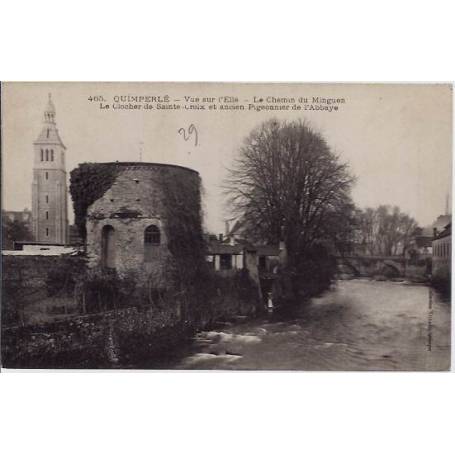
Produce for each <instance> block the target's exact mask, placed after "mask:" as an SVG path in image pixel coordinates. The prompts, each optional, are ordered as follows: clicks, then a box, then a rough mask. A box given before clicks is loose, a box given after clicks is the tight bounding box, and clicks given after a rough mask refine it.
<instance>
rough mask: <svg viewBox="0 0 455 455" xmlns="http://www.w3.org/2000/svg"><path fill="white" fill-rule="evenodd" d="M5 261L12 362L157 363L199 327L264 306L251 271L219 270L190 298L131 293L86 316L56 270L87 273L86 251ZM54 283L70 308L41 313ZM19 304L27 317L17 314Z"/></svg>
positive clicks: (7, 348)
mask: <svg viewBox="0 0 455 455" xmlns="http://www.w3.org/2000/svg"><path fill="white" fill-rule="evenodd" d="M3 267H4V268H3V291H5V290H7V292H6V294H7V295H6V296H5V295H4V296H3V299H2V316H4V315H6V316H7V317H2V339H1V342H2V346H1V348H2V365H3V366H4V367H8V368H112V367H114V368H115V367H124V368H134V367H136V368H154V367H158V366H159V365H160V364H161V363H162V361H164V360H165V359H166V356H168V355H170V354H171V352H172V346H174V345H177V344H179V343H180V342H181V341H182V340H183V339H185V338H186V337H188V336H189V335H191V334H192V333H194V331H196V330H197V329H200V328H208V327H210V326H213V325H214V324H215V323H216V322H217V321H220V320H228V319H230V318H232V317H234V316H238V315H242V316H244V315H254V314H255V313H256V312H257V311H258V309H260V300H259V294H258V290H257V288H256V286H255V283H254V281H253V280H251V278H250V277H249V276H248V273H247V272H246V271H240V272H239V273H238V274H236V275H235V276H233V277H229V278H227V277H220V276H217V275H216V274H214V275H213V276H211V278H210V279H209V282H208V283H207V289H204V290H202V289H200V290H198V289H196V290H195V295H193V296H192V297H191V298H189V296H185V295H180V296H178V295H177V296H176V297H175V299H174V298H173V297H172V294H171V295H170V296H168V297H166V299H165V300H164V301H162V302H160V303H159V305H158V306H157V305H155V304H153V303H150V302H146V301H144V302H142V301H140V300H139V301H138V300H135V299H132V300H131V306H130V307H125V306H123V307H122V308H119V309H117V310H112V311H103V312H97V313H92V314H86V315H81V314H80V310H81V308H80V305H79V303H78V302H77V301H76V297H75V295H73V293H72V291H71V284H70V285H69V286H68V289H67V290H65V289H66V288H65V287H64V283H63V282H64V281H65V279H66V278H59V275H58V274H59V273H60V272H61V271H62V270H65V276H66V275H67V274H68V273H69V274H71V271H77V273H79V272H83V271H84V270H85V263H84V258H80V257H67V258H62V257H47V258H44V257H42V256H21V257H6V256H4V257H3ZM52 277H55V280H54V279H53V278H52ZM73 278H74V277H73ZM68 279H69V278H68ZM54 281H55V283H54ZM54 286H57V288H58V289H60V288H62V289H60V291H61V290H63V291H64V292H63V293H64V294H65V293H66V292H67V291H68V293H67V294H65V296H64V297H58V299H59V301H62V300H65V309H66V308H70V311H68V312H67V311H66V310H65V314H47V315H45V316H46V318H43V317H38V316H39V314H41V313H39V314H38V315H37V314H35V313H36V312H37V311H38V312H46V306H45V304H46V302H47V301H49V300H52V299H53V300H52V301H53V302H55V300H56V297H55V296H50V295H49V292H50V290H52V288H53V287H54ZM60 291H59V292H58V294H59V295H60V294H62V292H60ZM4 294H5V292H4ZM127 304H128V302H127ZM37 305H39V306H40V307H39V308H37ZM18 308H19V309H20V310H21V314H27V310H28V311H29V313H30V314H29V316H28V317H26V318H24V317H22V318H21V317H17V315H16V317H13V316H14V314H13V313H14V310H15V309H18ZM70 313H76V314H70ZM43 316H44V315H43Z"/></svg>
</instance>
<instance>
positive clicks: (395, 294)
mask: <svg viewBox="0 0 455 455" xmlns="http://www.w3.org/2000/svg"><path fill="white" fill-rule="evenodd" d="M452 91H453V86H452V85H451V84H424V83H414V84H404V83H401V84H395V83H389V84H380V83H365V84H362V83H351V84H349V83H301V84H300V83H196V82H192V83H177V82H176V83H171V82H168V83H158V82H153V83H152V82H150V83H146V82H144V83H138V82H134V83H133V82H131V83H129V82H118V83H114V82H112V83H107V82H49V83H46V82H36V83H35V82H6V83H2V85H1V135H2V147H1V150H2V157H1V158H2V195H1V196H2V199H1V205H2V240H1V241H2V298H1V366H2V368H6V369H114V370H122V369H128V370H130V369H141V370H142V369H144V370H254V371H256V370H272V371H274V370H290V371H447V370H450V367H451V364H450V360H451V252H452V250H451V219H452V214H451V211H452V210H451V208H452Z"/></svg>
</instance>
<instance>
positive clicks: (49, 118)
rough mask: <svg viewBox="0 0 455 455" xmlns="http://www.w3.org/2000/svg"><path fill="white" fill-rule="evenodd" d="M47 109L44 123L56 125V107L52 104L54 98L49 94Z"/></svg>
mask: <svg viewBox="0 0 455 455" xmlns="http://www.w3.org/2000/svg"><path fill="white" fill-rule="evenodd" d="M48 96H49V99H48V101H47V106H46V109H45V110H44V123H52V124H54V123H55V106H54V103H53V102H52V96H51V94H50V93H49V95H48Z"/></svg>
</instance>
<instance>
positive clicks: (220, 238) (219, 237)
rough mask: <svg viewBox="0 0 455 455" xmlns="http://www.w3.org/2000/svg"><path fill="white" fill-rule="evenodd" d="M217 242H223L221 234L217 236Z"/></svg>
mask: <svg viewBox="0 0 455 455" xmlns="http://www.w3.org/2000/svg"><path fill="white" fill-rule="evenodd" d="M218 240H219V241H220V242H222V241H223V234H218Z"/></svg>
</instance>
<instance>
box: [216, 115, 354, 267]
mask: <svg viewBox="0 0 455 455" xmlns="http://www.w3.org/2000/svg"><path fill="white" fill-rule="evenodd" d="M352 182H353V177H352V176H351V174H350V173H349V171H348V166H347V164H344V163H341V162H340V160H339V158H338V157H337V156H336V155H335V154H334V153H333V152H332V151H331V150H330V148H329V146H328V145H327V143H326V141H325V140H324V138H323V137H322V136H321V135H320V134H318V133H316V132H315V131H313V130H312V128H311V127H310V126H309V125H308V124H307V123H305V122H303V121H295V122H289V123H287V122H281V123H280V122H279V121H277V120H270V121H267V122H264V123H263V124H261V125H260V126H259V127H258V128H256V129H255V130H253V131H252V132H251V133H250V135H249V136H248V137H247V138H246V139H245V141H244V144H243V146H242V147H241V148H240V150H239V154H238V157H237V159H236V160H235V162H234V165H233V166H232V168H231V169H230V170H229V176H228V178H227V180H226V183H225V188H226V192H227V195H228V202H229V208H230V209H231V210H233V211H234V213H235V214H236V215H237V216H239V217H241V218H242V219H243V221H244V225H245V227H246V229H245V231H246V234H247V236H248V237H249V238H251V239H252V240H254V241H262V242H269V243H274V244H277V243H278V242H279V241H280V240H283V241H284V242H285V245H286V248H287V252H288V261H289V262H288V265H290V266H292V265H295V264H296V263H297V261H298V259H299V257H301V256H304V255H305V252H306V251H307V250H308V249H309V248H310V247H311V246H312V245H313V244H314V242H315V241H316V240H320V239H324V238H327V237H328V236H331V235H333V234H337V226H341V225H342V224H343V221H342V220H345V215H346V214H347V213H350V212H351V211H352V208H353V206H352V203H351V199H350V190H351V185H352ZM345 227H346V223H344V225H343V229H344V228H345Z"/></svg>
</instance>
